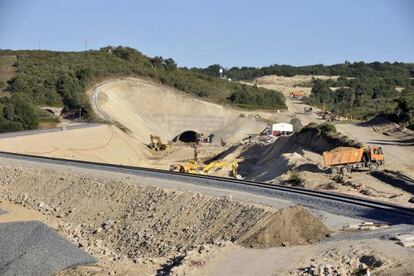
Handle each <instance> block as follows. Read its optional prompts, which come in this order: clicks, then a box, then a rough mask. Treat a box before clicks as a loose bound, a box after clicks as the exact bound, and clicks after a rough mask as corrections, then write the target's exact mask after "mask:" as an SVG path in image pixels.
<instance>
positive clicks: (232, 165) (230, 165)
mask: <svg viewBox="0 0 414 276" xmlns="http://www.w3.org/2000/svg"><path fill="white" fill-rule="evenodd" d="M238 167H239V163H238V162H237V160H233V161H222V160H216V161H213V162H211V163H210V164H208V165H206V166H205V167H204V168H203V172H205V173H208V172H209V171H210V170H211V169H213V168H214V169H221V168H227V169H231V171H232V175H233V177H237V168H238Z"/></svg>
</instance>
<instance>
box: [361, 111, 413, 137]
mask: <svg viewBox="0 0 414 276" xmlns="http://www.w3.org/2000/svg"><path fill="white" fill-rule="evenodd" d="M359 126H364V127H371V128H372V129H373V130H374V131H375V132H377V133H382V134H384V135H387V136H396V137H399V138H402V139H407V138H408V139H409V138H413V137H414V131H412V130H410V129H407V128H404V127H401V126H400V125H398V124H397V123H394V122H392V121H391V120H390V119H388V118H387V117H386V116H376V117H374V118H372V119H371V120H369V121H367V122H363V123H360V124H359Z"/></svg>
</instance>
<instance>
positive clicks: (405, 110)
mask: <svg viewBox="0 0 414 276" xmlns="http://www.w3.org/2000/svg"><path fill="white" fill-rule="evenodd" d="M219 68H221V66H220V65H218V64H215V65H211V66H209V67H207V68H203V69H199V68H193V70H194V71H196V72H200V73H204V74H207V75H210V76H217V75H218V70H219ZM224 74H225V75H226V76H227V77H230V78H232V79H233V80H249V81H251V80H255V79H256V78H258V77H262V76H268V75H278V76H286V77H291V76H295V75H324V76H339V78H337V79H336V80H333V79H330V80H318V79H313V80H312V81H310V82H309V83H306V84H302V85H306V86H309V87H312V91H311V94H310V96H309V97H307V98H305V99H304V100H305V102H306V103H307V104H309V105H313V106H318V107H321V108H322V107H323V108H325V109H326V110H329V111H332V112H334V113H336V114H338V115H343V116H346V117H352V118H355V119H369V118H372V117H373V116H375V115H378V114H385V115H388V116H389V117H390V118H392V119H393V120H394V121H397V122H399V123H403V124H406V125H412V124H413V123H414V121H413V109H414V89H413V86H414V64H413V63H401V62H394V63H390V62H372V63H365V62H354V63H350V62H345V63H343V64H335V65H328V66H325V65H321V64H318V65H309V66H291V65H277V64H275V65H271V66H266V67H261V68H256V67H232V68H230V69H227V70H224Z"/></svg>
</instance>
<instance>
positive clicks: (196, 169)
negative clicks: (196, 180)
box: [170, 160, 239, 177]
mask: <svg viewBox="0 0 414 276" xmlns="http://www.w3.org/2000/svg"><path fill="white" fill-rule="evenodd" d="M238 166H239V165H238V162H237V160H233V161H222V160H216V161H213V162H211V163H209V164H208V165H201V164H198V163H197V162H196V161H188V162H187V163H184V164H173V165H171V166H170V171H172V172H181V173H198V174H202V173H208V172H209V171H210V170H212V169H221V168H227V169H231V170H232V176H234V177H237V175H238V174H237V168H238Z"/></svg>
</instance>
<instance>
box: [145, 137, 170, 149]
mask: <svg viewBox="0 0 414 276" xmlns="http://www.w3.org/2000/svg"><path fill="white" fill-rule="evenodd" d="M150 140H151V143H150V144H149V145H148V147H149V148H150V149H154V150H155V151H159V150H166V149H167V148H168V145H167V144H164V143H163V142H162V141H161V138H160V136H156V135H152V134H151V135H150Z"/></svg>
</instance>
